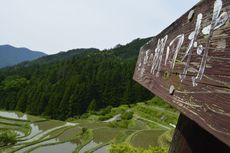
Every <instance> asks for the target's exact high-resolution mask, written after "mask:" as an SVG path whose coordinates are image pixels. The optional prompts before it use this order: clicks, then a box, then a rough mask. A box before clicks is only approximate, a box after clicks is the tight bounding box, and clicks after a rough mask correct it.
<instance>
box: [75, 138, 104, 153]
mask: <svg viewBox="0 0 230 153" xmlns="http://www.w3.org/2000/svg"><path fill="white" fill-rule="evenodd" d="M98 145H100V144H98V143H96V142H94V141H93V140H92V141H90V143H88V144H87V145H85V146H84V147H83V148H82V149H81V150H80V151H79V153H85V152H86V151H89V150H90V149H93V148H95V147H96V146H98Z"/></svg>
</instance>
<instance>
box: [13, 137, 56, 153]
mask: <svg viewBox="0 0 230 153" xmlns="http://www.w3.org/2000/svg"><path fill="white" fill-rule="evenodd" d="M57 142H58V140H56V139H51V140H48V141H44V142H40V143H36V144H35V145H31V146H28V147H25V148H23V149H20V150H18V151H16V152H15V153H24V152H26V151H27V150H29V149H31V148H34V147H37V146H40V145H44V144H49V143H57ZM41 153H42V152H41Z"/></svg>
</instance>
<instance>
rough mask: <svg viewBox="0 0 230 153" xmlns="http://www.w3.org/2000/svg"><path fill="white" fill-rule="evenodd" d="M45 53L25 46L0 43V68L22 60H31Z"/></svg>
mask: <svg viewBox="0 0 230 153" xmlns="http://www.w3.org/2000/svg"><path fill="white" fill-rule="evenodd" d="M45 55H46V54H45V53H42V52H38V51H32V50H29V49H27V48H16V47H13V46H10V45H0V68H2V67H6V66H12V65H15V64H18V63H21V62H24V61H31V60H34V59H37V58H39V57H42V56H45Z"/></svg>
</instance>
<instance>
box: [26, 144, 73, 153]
mask: <svg viewBox="0 0 230 153" xmlns="http://www.w3.org/2000/svg"><path fill="white" fill-rule="evenodd" d="M76 147H77V145H76V144H73V143H71V142H65V143H61V144H56V145H51V146H46V147H39V148H38V149H36V150H34V151H32V152H31V153H72V152H73V151H74V150H75V148H76Z"/></svg>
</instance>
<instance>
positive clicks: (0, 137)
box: [0, 130, 17, 146]
mask: <svg viewBox="0 0 230 153" xmlns="http://www.w3.org/2000/svg"><path fill="white" fill-rule="evenodd" d="M16 136H17V134H16V132H14V131H12V130H0V146H7V145H12V144H15V143H16V142H17V140H16Z"/></svg>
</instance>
